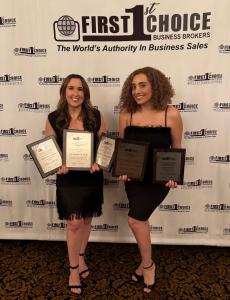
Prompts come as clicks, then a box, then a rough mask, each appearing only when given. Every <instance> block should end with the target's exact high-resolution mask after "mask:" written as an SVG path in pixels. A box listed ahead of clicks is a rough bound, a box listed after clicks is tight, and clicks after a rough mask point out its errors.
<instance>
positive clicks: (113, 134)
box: [108, 131, 119, 138]
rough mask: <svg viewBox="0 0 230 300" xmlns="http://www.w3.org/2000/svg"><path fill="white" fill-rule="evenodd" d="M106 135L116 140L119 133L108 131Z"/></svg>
mask: <svg viewBox="0 0 230 300" xmlns="http://www.w3.org/2000/svg"><path fill="white" fill-rule="evenodd" d="M108 135H110V136H111V137H112V138H118V137H119V131H108Z"/></svg>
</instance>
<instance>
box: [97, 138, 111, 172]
mask: <svg viewBox="0 0 230 300" xmlns="http://www.w3.org/2000/svg"><path fill="white" fill-rule="evenodd" d="M115 141H116V140H115V139H114V138H112V137H109V136H107V135H106V134H102V136H101V139H100V141H99V144H98V147H97V152H96V161H95V162H96V163H97V164H98V165H99V166H100V168H101V169H103V170H105V171H110V170H111V167H112V163H113V159H114V153H115Z"/></svg>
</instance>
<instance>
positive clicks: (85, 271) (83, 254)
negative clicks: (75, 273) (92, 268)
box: [79, 253, 89, 279]
mask: <svg viewBox="0 0 230 300" xmlns="http://www.w3.org/2000/svg"><path fill="white" fill-rule="evenodd" d="M80 256H85V253H80ZM87 272H88V275H86V276H82V275H83V274H85V273H87ZM79 276H81V278H83V279H85V278H87V277H88V276H89V268H86V269H85V270H83V271H81V272H80V273H79Z"/></svg>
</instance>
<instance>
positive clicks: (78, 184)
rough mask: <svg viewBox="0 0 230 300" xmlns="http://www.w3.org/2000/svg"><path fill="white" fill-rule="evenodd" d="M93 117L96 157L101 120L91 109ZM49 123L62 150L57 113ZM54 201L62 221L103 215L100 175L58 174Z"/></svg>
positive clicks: (54, 112)
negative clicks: (94, 120)
mask: <svg viewBox="0 0 230 300" xmlns="http://www.w3.org/2000/svg"><path fill="white" fill-rule="evenodd" d="M94 115H95V119H96V129H95V132H93V134H94V154H95V151H96V147H97V143H98V137H97V132H98V130H99V129H100V126H101V117H100V112H99V111H98V110H96V109H94ZM48 120H49V122H50V124H51V126H52V128H53V129H54V131H55V133H56V139H57V143H58V145H59V147H60V148H61V149H62V148H63V134H62V132H60V130H59V129H58V128H57V125H56V120H57V111H53V112H51V113H50V114H49V115H48ZM85 130H87V128H85ZM88 131H89V130H88ZM56 202H57V211H58V215H59V219H61V220H70V219H75V218H76V219H80V218H87V217H99V216H100V215H101V214H102V204H103V172H102V171H99V172H94V173H90V171H71V170H70V171H69V172H68V173H67V174H60V175H58V174H57V180H56Z"/></svg>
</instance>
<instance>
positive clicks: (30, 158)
mask: <svg viewBox="0 0 230 300" xmlns="http://www.w3.org/2000/svg"><path fill="white" fill-rule="evenodd" d="M23 159H24V161H32V160H33V158H32V156H31V154H28V153H25V154H24V155H23Z"/></svg>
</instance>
